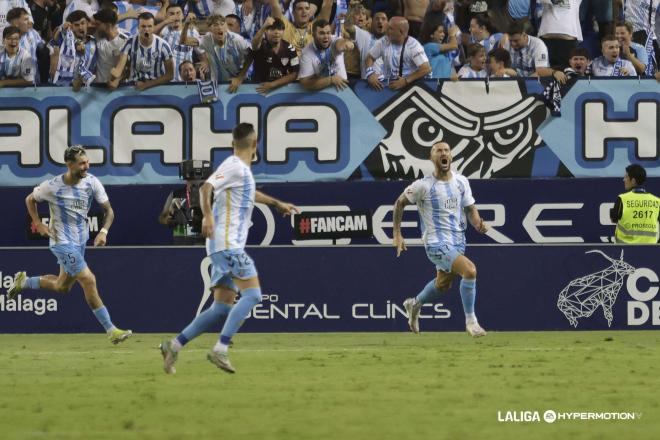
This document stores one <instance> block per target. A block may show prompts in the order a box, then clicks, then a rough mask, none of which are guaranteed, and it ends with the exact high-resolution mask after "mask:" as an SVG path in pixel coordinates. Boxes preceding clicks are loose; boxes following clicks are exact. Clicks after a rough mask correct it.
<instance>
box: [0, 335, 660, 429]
mask: <svg viewBox="0 0 660 440" xmlns="http://www.w3.org/2000/svg"><path fill="white" fill-rule="evenodd" d="M161 338H162V336H161V335H151V334H150V335H146V334H145V335H135V336H134V337H133V338H132V339H131V340H129V341H127V342H126V343H124V344H123V345H121V346H118V347H115V346H112V345H110V344H109V343H108V342H107V341H105V339H104V337H103V336H102V335H0V367H1V371H0V373H1V375H0V438H1V439H3V440H5V439H97V438H98V439H117V440H120V439H165V440H167V439H228V440H234V439H255V440H259V439H283V440H284V439H286V440H291V439H341V440H346V439H397V440H405V439H416V440H432V439H442V438H451V439H487V440H490V439H518V438H523V439H525V438H530V439H536V438H552V439H583V438H584V439H602V438H613V439H617V440H625V439H633V438H634V439H641V438H648V439H658V438H660V417H659V416H660V408H659V401H660V399H659V397H658V390H660V374H659V373H658V366H659V365H660V356H659V353H658V347H660V332H654V331H637V332H556V333H491V334H490V335H488V336H487V337H486V338H482V339H480V340H473V339H471V338H469V337H468V336H466V335H465V334H456V333H426V334H420V335H413V334H407V333H394V334H382V333H378V334H373V333H360V334H355V333H350V334H277V335H275V334H267V335H266V334H263V335H262V334H247V333H244V334H239V335H238V336H237V337H236V346H235V347H234V348H232V349H231V350H230V356H231V359H232V362H233V363H234V366H235V367H236V369H237V374H235V375H229V374H227V373H224V372H221V371H220V370H218V369H216V368H215V367H214V366H212V365H211V364H210V363H208V362H207V361H206V359H205V355H206V349H207V347H210V346H211V345H212V344H213V342H214V339H215V337H214V335H211V334H209V335H204V336H203V337H200V338H199V339H197V340H195V341H193V342H192V343H191V344H189V346H188V347H187V348H186V349H185V350H184V351H183V352H182V353H181V355H180V358H179V362H178V364H177V368H178V373H177V374H176V375H175V376H166V375H165V374H164V373H163V372H162V361H161V357H160V353H159V352H158V350H156V348H155V347H156V345H157V343H158V342H159V341H160V339H161ZM546 409H553V410H556V411H580V412H584V411H630V412H641V413H643V416H642V418H641V420H635V421H602V420H600V421H557V422H556V423H554V424H547V423H545V422H543V421H541V422H540V423H539V422H534V423H500V422H498V421H497V417H498V416H497V412H498V411H502V413H503V414H504V412H505V411H507V410H509V411H512V410H513V411H522V410H530V411H539V412H540V413H541V415H542V414H543V411H545V410H546Z"/></svg>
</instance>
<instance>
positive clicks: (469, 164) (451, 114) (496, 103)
mask: <svg viewBox="0 0 660 440" xmlns="http://www.w3.org/2000/svg"><path fill="white" fill-rule="evenodd" d="M256 87H257V86H256V85H254V84H244V85H242V86H241V88H240V91H239V93H236V94H230V93H228V91H227V86H226V84H220V85H218V90H217V95H218V100H217V101H214V102H205V103H202V102H200V98H199V96H198V90H197V87H195V86H192V85H180V84H179V85H166V86H159V87H154V88H152V89H149V90H146V91H143V92H138V91H136V90H134V89H133V88H132V87H124V88H121V89H120V90H118V91H115V92H110V91H108V90H106V89H104V88H102V87H100V86H99V87H92V88H90V89H86V90H83V91H81V92H78V93H74V92H72V91H71V90H70V89H67V88H64V87H37V88H5V89H3V93H2V96H1V97H0V185H1V186H30V185H36V184H38V183H40V182H42V181H44V180H46V179H48V178H50V177H52V176H54V175H57V174H59V173H62V172H63V171H64V170H65V168H64V160H63V152H64V150H65V149H66V147H67V146H69V145H73V144H83V145H85V146H86V147H87V150H88V157H89V159H90V164H91V169H90V172H91V173H92V174H94V175H96V176H98V177H99V178H100V180H101V182H103V183H104V184H106V185H122V184H149V185H151V184H171V183H176V182H177V181H178V166H179V163H180V162H182V161H184V160H187V159H198V160H209V161H211V162H212V166H213V167H216V166H217V165H219V164H220V162H221V161H222V160H224V159H225V158H226V157H227V156H229V155H230V154H232V148H231V129H232V127H234V126H235V125H236V124H237V123H239V122H249V123H252V124H253V125H254V126H255V128H256V131H257V134H258V151H257V156H256V158H255V160H254V162H253V170H254V174H255V178H256V179H257V182H313V181H345V180H348V179H351V180H367V181H369V180H396V179H415V178H418V177H420V176H422V175H425V174H428V173H430V172H432V165H431V162H430V161H429V160H428V159H429V152H430V148H431V146H432V145H433V144H434V143H436V142H441V141H442V142H447V143H448V144H449V145H450V147H451V151H452V155H453V164H452V165H453V167H454V169H455V170H456V171H458V172H460V173H462V174H464V175H466V176H467V177H469V178H472V179H491V178H508V177H516V178H521V177H564V176H575V177H587V176H589V177H619V176H620V175H621V174H622V173H623V169H624V168H625V166H626V165H628V164H629V163H630V162H637V163H640V164H642V165H643V166H644V167H645V168H646V169H647V173H648V175H649V176H660V146H659V145H660V144H659V140H658V119H659V116H658V115H659V113H658V106H659V105H660V84H659V83H658V82H656V81H655V80H652V79H644V80H639V79H581V80H577V81H576V83H575V84H572V87H570V88H564V89H563V90H562V93H564V96H563V99H562V111H561V116H560V117H554V116H550V114H549V111H548V110H547V107H546V106H545V103H544V101H543V97H542V94H543V91H544V85H543V84H541V82H539V81H538V80H536V79H519V80H516V79H503V80H490V81H488V80H462V81H458V82H451V81H440V82H438V81H418V82H416V83H414V84H411V85H410V86H408V87H407V88H405V89H403V90H400V91H392V90H389V89H386V90H383V91H380V92H378V91H374V90H372V89H370V88H369V87H368V85H367V84H366V83H365V82H363V81H358V82H355V83H354V84H353V85H352V87H351V88H347V89H345V90H343V91H341V92H337V91H336V90H334V89H333V88H327V89H324V90H321V91H318V92H314V93H311V92H308V91H305V90H303V89H302V88H301V87H300V86H299V85H296V84H294V85H289V86H286V87H282V88H280V89H277V90H275V91H274V92H272V93H269V94H268V95H267V96H262V95H260V94H258V93H257V92H256Z"/></svg>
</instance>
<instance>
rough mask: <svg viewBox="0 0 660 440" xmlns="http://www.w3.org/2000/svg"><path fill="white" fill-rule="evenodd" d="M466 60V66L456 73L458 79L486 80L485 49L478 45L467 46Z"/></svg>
mask: <svg viewBox="0 0 660 440" xmlns="http://www.w3.org/2000/svg"><path fill="white" fill-rule="evenodd" d="M467 52H468V53H467V54H468V59H469V60H470V61H469V62H468V63H467V64H466V65H464V66H463V67H461V69H460V70H459V71H458V77H459V78H486V77H487V76H488V71H487V70H486V48H485V47H483V46H482V45H481V44H479V43H474V44H471V45H470V46H468V51H467Z"/></svg>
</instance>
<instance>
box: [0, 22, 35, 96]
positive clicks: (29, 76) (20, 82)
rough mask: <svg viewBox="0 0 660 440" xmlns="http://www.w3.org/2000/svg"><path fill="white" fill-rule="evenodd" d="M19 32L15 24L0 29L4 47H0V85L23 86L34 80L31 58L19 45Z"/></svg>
mask: <svg viewBox="0 0 660 440" xmlns="http://www.w3.org/2000/svg"><path fill="white" fill-rule="evenodd" d="M20 34H21V31H20V30H19V29H18V28H17V27H16V26H7V27H6V28H4V30H3V31H2V40H3V44H4V48H2V49H0V87H5V86H23V87H25V86H29V85H31V84H32V83H33V82H34V68H33V63H32V58H31V57H30V54H29V53H28V52H27V51H26V50H25V49H23V48H22V47H20V41H21V36H20Z"/></svg>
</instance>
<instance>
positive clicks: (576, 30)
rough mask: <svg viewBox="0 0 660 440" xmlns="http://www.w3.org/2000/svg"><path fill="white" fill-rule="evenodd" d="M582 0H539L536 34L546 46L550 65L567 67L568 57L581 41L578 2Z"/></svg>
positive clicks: (560, 67)
mask: <svg viewBox="0 0 660 440" xmlns="http://www.w3.org/2000/svg"><path fill="white" fill-rule="evenodd" d="M581 1H582V0H541V1H540V3H542V4H543V14H542V15H541V26H539V32H538V36H539V37H540V38H541V39H542V40H543V42H544V43H545V45H546V47H547V48H548V55H549V57H550V65H551V66H552V67H557V68H559V69H560V70H562V69H564V68H566V67H568V57H569V56H570V54H571V51H572V50H573V49H575V48H576V47H577V45H578V42H580V41H582V27H581V26H580V2H581Z"/></svg>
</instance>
